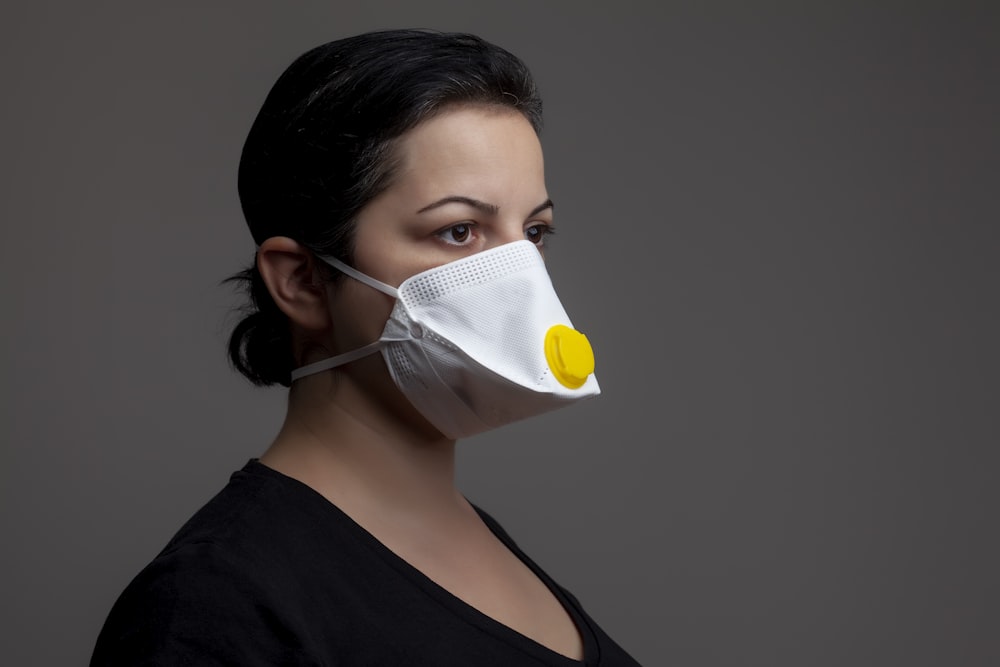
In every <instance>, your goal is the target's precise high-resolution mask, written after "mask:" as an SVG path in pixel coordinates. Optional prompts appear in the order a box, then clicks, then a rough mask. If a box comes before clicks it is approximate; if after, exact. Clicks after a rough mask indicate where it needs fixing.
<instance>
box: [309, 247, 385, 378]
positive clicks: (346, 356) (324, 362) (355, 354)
mask: <svg viewBox="0 0 1000 667" xmlns="http://www.w3.org/2000/svg"><path fill="white" fill-rule="evenodd" d="M316 257H318V258H319V259H321V260H322V261H324V262H326V263H327V264H329V265H330V266H332V267H334V268H335V269H338V270H340V271H343V272H344V273H346V274H347V275H349V276H350V277H351V278H354V279H355V280H357V281H358V282H361V283H364V284H365V285H368V286H369V287H371V288H373V289H377V290H378V291H379V292H383V293H385V294H388V295H389V296H391V297H392V298H394V299H398V298H399V290H397V289H396V288H395V287H393V286H392V285H388V284H386V283H384V282H382V281H381V280H375V279H374V278H372V277H371V276H366V275H365V274H363V273H361V272H360V271H358V270H357V269H355V268H354V267H352V266H348V265H347V264H344V263H343V262H341V261H340V260H339V259H337V258H336V257H330V256H329V255H316ZM385 342H386V341H385V340H377V341H375V342H374V343H369V344H368V345H365V346H363V347H359V348H358V349H356V350H351V351H350V352H344V353H343V354H338V355H337V356H335V357H330V358H329V359H321V360H320V361H317V362H315V363H311V364H307V365H305V366H300V367H299V368H296V369H295V370H293V371H292V382H295V381H296V380H298V379H299V378H303V377H306V376H307V375H315V374H316V373H322V372H323V371H326V370H330V369H331V368H336V367H337V366H343V365H344V364H347V363H350V362H352V361H354V360H356V359H361V358H362V357H367V356H368V355H369V354H374V353H375V352H378V351H379V350H380V349H382V346H383V345H384V344H385Z"/></svg>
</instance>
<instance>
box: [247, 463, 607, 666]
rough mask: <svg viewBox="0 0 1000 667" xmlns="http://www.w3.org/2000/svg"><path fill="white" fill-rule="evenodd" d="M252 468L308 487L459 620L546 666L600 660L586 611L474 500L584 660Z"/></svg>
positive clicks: (589, 663)
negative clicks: (568, 625) (575, 638)
mask: <svg viewBox="0 0 1000 667" xmlns="http://www.w3.org/2000/svg"><path fill="white" fill-rule="evenodd" d="M251 468H256V469H257V471H256V472H260V473H262V474H264V475H265V476H267V477H271V478H273V479H277V480H278V481H281V482H284V483H285V484H292V485H295V486H297V487H301V488H302V489H303V490H304V491H307V492H308V493H309V495H310V496H312V497H313V498H314V499H316V500H318V501H320V502H321V503H322V504H323V506H325V507H326V509H327V511H328V512H329V513H330V514H331V516H333V517H335V519H336V520H337V521H338V522H339V523H341V524H342V525H344V526H345V527H346V528H347V529H348V530H349V531H350V533H351V534H352V535H353V536H354V538H355V539H356V540H357V541H358V542H359V543H361V544H362V545H364V546H365V547H366V548H368V549H369V550H370V551H372V552H373V553H375V554H376V555H377V556H378V557H379V558H380V560H381V561H382V562H383V563H385V564H386V565H387V566H388V567H390V568H392V569H393V570H395V571H396V572H397V573H399V574H400V575H402V576H403V577H404V578H405V579H406V580H408V581H409V582H410V583H411V584H412V585H414V586H415V587H417V588H418V589H420V590H421V591H422V592H423V593H424V594H426V595H428V596H429V597H431V598H432V599H434V600H435V601H436V602H438V603H439V604H441V605H442V606H444V607H445V608H447V609H448V610H449V611H451V612H452V614H454V615H455V616H456V617H458V618H460V619H461V620H462V621H464V622H466V623H469V624H471V625H473V626H475V627H476V628H478V629H479V630H481V631H483V632H485V633H487V634H489V635H491V636H493V637H494V638H496V639H498V640H499V641H502V642H504V643H505V644H508V645H509V646H512V647H513V648H515V649H517V650H520V651H522V652H525V653H528V654H529V655H530V656H531V657H533V658H535V659H537V660H540V661H542V662H544V663H546V664H550V665H552V666H553V667H590V666H593V665H598V664H599V662H600V656H599V655H598V645H597V637H596V635H595V633H594V629H593V628H592V627H591V625H590V623H589V622H588V621H587V619H586V617H585V616H584V615H583V613H582V610H581V609H579V608H578V606H577V605H576V604H574V603H573V601H572V600H570V599H569V597H568V596H567V595H566V593H565V592H564V591H563V590H562V589H561V588H560V587H559V586H558V585H557V584H556V583H555V581H554V580H553V579H552V578H551V577H549V575H548V574H546V573H545V572H544V571H543V570H542V569H541V568H540V567H539V566H538V565H537V564H536V563H535V562H534V561H532V560H531V558H529V557H528V556H527V554H525V553H524V552H523V551H521V549H520V547H518V546H517V544H516V543H515V542H514V541H513V540H512V539H511V538H510V536H508V535H507V534H506V533H505V532H504V531H503V529H502V528H500V526H499V524H498V523H497V522H496V520H495V519H493V517H491V516H490V515H489V514H487V513H486V512H484V511H483V510H482V509H480V508H479V507H478V506H476V505H475V504H474V503H472V502H469V504H470V505H471V506H472V508H473V509H474V510H475V511H476V514H477V515H478V516H479V518H480V520H481V521H482V522H483V523H484V524H485V525H486V527H487V528H488V529H489V531H490V532H491V533H492V534H493V535H494V536H495V537H496V538H497V540H499V541H500V543H501V544H502V545H503V546H504V547H506V548H507V549H508V550H509V551H510V552H511V553H512V554H514V557H515V558H517V559H518V560H519V561H521V563H523V564H524V565H525V566H526V567H527V568H528V569H529V570H531V572H532V574H534V575H535V576H536V577H537V578H538V579H539V581H541V582H542V584H543V585H544V586H545V587H546V589H547V590H548V591H549V593H550V594H551V595H553V596H554V597H555V598H556V600H557V601H558V602H559V604H560V605H561V606H562V608H563V609H564V610H565V612H566V614H567V615H568V616H569V618H570V620H571V621H572V623H573V625H574V626H575V627H576V630H577V632H578V633H579V634H580V639H581V641H582V642H583V659H582V660H574V659H573V658H570V657H568V656H565V655H563V654H562V653H559V652H558V651H556V650H554V649H551V648H549V647H548V646H546V645H544V644H542V643H540V642H538V641H536V640H534V639H532V638H531V637H528V636H527V635H524V634H522V633H520V632H518V631H517V630H515V629H514V628H512V627H510V626H509V625H505V624H504V623H501V622H500V621H498V620H496V619H495V618H493V617H492V616H489V615H488V614H486V613H485V612H483V611H480V610H479V609H478V608H476V607H474V606H473V605H471V604H469V603H468V602H466V601H465V600H463V599H461V598H460V597H458V596H457V595H455V594H454V593H452V592H451V591H449V590H448V589H447V588H445V587H444V586H442V585H440V584H438V583H437V582H435V581H434V580H433V579H431V578H430V577H428V576H427V575H426V574H424V573H423V572H422V571H420V570H419V569H418V568H416V567H415V566H413V565H412V564H410V563H409V561H407V560H406V559H404V558H403V557H402V556H400V555H399V554H397V553H396V552H395V551H393V550H392V549H390V548H389V547H387V546H386V545H385V544H383V543H382V542H381V541H380V540H379V539H378V538H377V537H375V535H373V534H372V533H371V532H369V531H368V530H367V529H366V528H365V527H364V526H362V525H361V524H359V523H358V522H357V521H355V520H354V519H353V518H352V517H351V516H350V515H349V514H347V512H345V511H344V510H342V509H341V508H340V507H339V506H338V505H337V504H336V503H333V502H332V501H330V500H329V499H328V498H326V497H325V496H323V495H322V494H321V493H319V492H318V491H316V490H315V489H313V488H312V487H310V486H309V485H308V484H304V483H303V482H300V481H299V480H297V479H295V478H294V477H289V476H288V475H286V474H284V473H282V472H279V471H277V470H275V469H273V468H270V467H268V466H267V465H265V464H264V463H261V462H260V461H259V460H258V459H251V460H250V462H249V463H248V464H247V466H246V467H245V468H244V470H246V471H247V472H254V470H252V469H251ZM248 469H249V470H248Z"/></svg>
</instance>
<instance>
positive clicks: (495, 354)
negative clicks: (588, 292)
mask: <svg viewBox="0 0 1000 667" xmlns="http://www.w3.org/2000/svg"><path fill="white" fill-rule="evenodd" d="M319 259H321V260H322V261H324V262H326V263H327V264H330V265H331V266H333V267H334V268H337V269H339V270H340V271H343V272H344V273H345V274H347V275H348V276H350V277H351V278H354V279H355V280H358V281H360V282H362V283H364V284H366V285H368V286H370V287H372V288H374V289H376V290H378V291H380V292H384V293H386V294H388V295H389V296H391V297H393V298H394V299H395V300H396V303H395V306H394V307H393V309H392V313H391V314H390V315H389V319H388V321H387V322H386V324H385V329H384V330H383V332H382V335H381V336H380V337H379V339H378V340H377V341H375V342H373V343H371V344H369V345H365V346H364V347H361V348H359V349H356V350H352V351H350V352H346V353H344V354H339V355H337V356H335V357H331V358H329V359H324V360H322V361H318V362H316V363H312V364H309V365H307V366H303V367H301V368H297V369H295V370H294V371H292V378H291V379H292V381H293V382H294V381H295V380H298V379H299V378H302V377H305V376H307V375H312V374H314V373H319V372H321V371H325V370H328V369H330V368H336V367H337V366H341V365H343V364H346V363H349V362H351V361H354V360H356V359H360V358H362V357H364V356H367V355H369V354H373V353H375V352H377V351H381V352H382V356H383V358H384V359H385V363H386V366H387V367H388V369H389V373H390V375H391V376H392V379H393V381H394V382H395V383H396V386H397V387H399V389H400V391H402V392H403V394H404V395H405V396H406V397H407V399H409V401H410V402H411V403H412V404H413V405H414V407H416V409H417V410H418V411H419V412H420V413H421V414H422V415H423V416H424V417H425V418H426V419H427V421H429V422H430V423H431V424H433V425H434V426H435V427H436V428H437V429H438V430H439V431H440V432H441V433H442V434H444V435H445V436H447V437H449V438H453V439H457V438H463V437H468V436H471V435H475V434H476V433H481V432H483V431H487V430H490V429H493V428H496V427H498V426H502V425H504V424H508V423H510V422H513V421H518V420H520V419H525V418H527V417H531V416H534V415H538V414H542V413H544V412H549V411H551V410H555V409H557V408H561V407H564V406H566V405H569V404H571V403H574V402H576V401H578V400H580V399H583V398H590V397H592V396H596V395H597V394H599V393H600V387H598V384H597V378H595V377H594V354H593V350H592V349H591V346H590V343H589V341H588V340H587V338H586V336H584V335H583V334H582V333H580V332H579V331H576V330H575V329H574V328H573V324H572V323H571V322H570V319H569V317H568V316H567V315H566V311H565V310H564V309H563V307H562V304H561V303H560V302H559V298H558V297H557V296H556V293H555V290H554V289H553V287H552V281H551V280H550V278H549V274H548V272H547V271H546V270H545V262H544V260H543V259H542V256H541V253H540V252H539V251H538V248H537V247H536V246H535V244H533V243H532V242H531V241H527V240H522V241H515V242H513V243H508V244H505V245H501V246H497V247H495V248H491V249H489V250H485V251H483V252H479V253H476V254H473V255H469V256H467V257H463V258H461V259H458V260H455V261H453V262H449V263H447V264H442V265H441V266H437V267H434V268H432V269H428V270H426V271H422V272H420V273H418V274H416V275H414V276H411V277H410V278H407V279H406V280H404V281H403V282H402V283H401V284H400V286H399V287H398V288H395V287H392V286H391V285H387V284H386V283H383V282H380V281H378V280H375V279H374V278H371V277H370V276H367V275H365V274H363V273H361V272H360V271H357V270H356V269H354V268H352V267H350V266H348V265H347V264H344V263H343V262H341V261H340V260H338V259H336V258H333V257H323V256H320V257H319Z"/></svg>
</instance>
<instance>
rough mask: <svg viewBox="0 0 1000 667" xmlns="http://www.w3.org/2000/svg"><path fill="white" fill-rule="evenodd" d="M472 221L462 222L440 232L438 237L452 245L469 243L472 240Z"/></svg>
mask: <svg viewBox="0 0 1000 667" xmlns="http://www.w3.org/2000/svg"><path fill="white" fill-rule="evenodd" d="M472 226H473V225H472V223H471V222H460V223H459V224H457V225H452V226H451V227H447V228H445V229H442V230H441V231H440V232H438V237H439V238H440V239H441V240H442V241H444V242H445V243H448V244H451V245H468V244H469V242H470V241H471V240H472Z"/></svg>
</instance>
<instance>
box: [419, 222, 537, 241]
mask: <svg viewBox="0 0 1000 667" xmlns="http://www.w3.org/2000/svg"><path fill="white" fill-rule="evenodd" d="M461 227H467V228H468V229H469V232H470V233H471V232H472V230H473V228H475V227H476V223H474V222H460V223H458V224H456V225H451V226H450V227H445V228H444V229H442V230H441V231H439V232H438V233H437V234H438V237H439V238H440V239H441V240H442V241H444V242H445V243H447V244H448V245H454V246H464V245H466V244H467V243H468V242H467V241H449V240H448V238H447V236H448V234H450V233H451V232H453V231H454V230H456V229H459V228H461ZM532 229H535V230H538V231H539V233H540V236H539V237H538V240H537V241H535V240H533V239H530V238H528V232H529V231H530V230H532ZM555 233H556V228H555V225H552V224H549V223H545V222H539V223H536V224H534V225H531V226H530V227H527V228H525V230H524V237H525V238H526V239H528V240H529V241H531V242H532V243H534V244H535V245H537V246H539V247H541V246H543V245H545V237H546V236H550V235H551V234H555Z"/></svg>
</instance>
